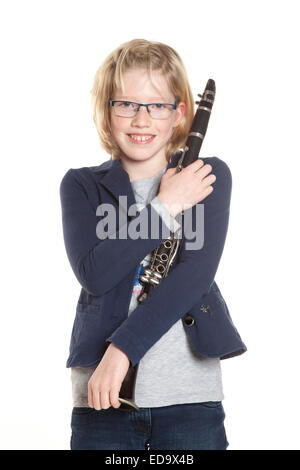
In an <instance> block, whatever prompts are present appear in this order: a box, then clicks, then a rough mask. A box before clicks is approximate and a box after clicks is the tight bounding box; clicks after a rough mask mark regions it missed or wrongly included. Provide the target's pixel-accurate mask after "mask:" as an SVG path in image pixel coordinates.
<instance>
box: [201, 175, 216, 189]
mask: <svg viewBox="0 0 300 470" xmlns="http://www.w3.org/2000/svg"><path fill="white" fill-rule="evenodd" d="M216 179H217V178H216V175H214V174H213V173H211V174H210V175H208V176H206V177H205V178H204V179H203V180H202V183H203V185H204V186H209V185H210V184H212V183H214V182H215V181H216Z"/></svg>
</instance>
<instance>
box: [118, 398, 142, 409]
mask: <svg viewBox="0 0 300 470" xmlns="http://www.w3.org/2000/svg"><path fill="white" fill-rule="evenodd" d="M119 401H120V402H121V405H120V406H119V408H118V409H119V410H120V411H140V409H139V407H138V406H137V405H136V404H135V403H134V402H133V401H131V400H128V399H127V398H120V397H119Z"/></svg>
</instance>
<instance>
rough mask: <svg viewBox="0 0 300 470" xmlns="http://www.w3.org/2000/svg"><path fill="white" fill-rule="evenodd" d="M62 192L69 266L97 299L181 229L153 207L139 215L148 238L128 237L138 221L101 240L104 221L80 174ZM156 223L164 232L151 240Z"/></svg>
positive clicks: (72, 174) (69, 176) (68, 177)
mask: <svg viewBox="0 0 300 470" xmlns="http://www.w3.org/2000/svg"><path fill="white" fill-rule="evenodd" d="M59 191H60V200H61V209H62V227H63V237H64V244H65V248H66V252H67V256H68V259H69V262H70V264H71V267H72V270H73V272H74V274H75V276H76V278H77V280H78V282H79V283H80V285H81V286H82V287H83V289H85V290H86V291H87V292H88V293H90V294H92V295H95V296H100V295H103V294H105V292H107V291H109V290H110V289H112V288H114V287H115V286H116V285H117V284H118V283H119V282H120V281H122V280H123V279H124V277H126V276H127V275H128V274H129V273H130V272H131V271H132V270H133V269H135V268H136V267H137V265H138V264H139V263H140V262H141V261H142V260H143V259H144V258H145V256H146V255H147V254H149V253H151V252H152V251H153V250H154V249H155V248H156V247H157V246H159V245H160V244H161V243H162V242H163V241H164V240H165V239H166V238H167V237H168V236H169V235H170V234H171V233H174V232H175V230H176V228H177V226H178V224H177V225H176V224H170V223H169V221H167V219H166V217H165V215H164V211H163V210H162V209H161V208H160V210H156V209H158V207H159V206H158V205H157V206H154V204H152V203H149V204H147V205H146V206H145V207H144V208H143V209H142V210H141V211H140V213H138V214H137V215H136V217H138V216H140V217H141V220H147V223H146V224H145V225H144V226H143V229H144V228H145V227H146V233H145V235H146V236H145V238H137V239H133V238H131V237H130V236H129V235H128V236H126V234H130V233H133V232H134V230H133V227H135V225H133V224H135V221H134V219H135V218H136V217H134V218H133V220H131V221H130V222H126V223H124V224H123V225H122V227H120V229H119V230H117V231H116V232H114V233H113V234H110V235H108V237H107V238H105V239H99V238H98V237H97V233H96V226H97V223H98V222H99V221H100V218H99V216H97V215H96V208H97V207H96V206H95V202H94V203H93V202H92V197H91V192H92V191H93V188H92V187H88V186H87V184H86V181H84V180H83V178H81V175H80V170H78V169H74V168H71V169H69V170H68V171H67V173H66V174H65V175H64V177H63V178H62V181H61V183H60V188H59ZM154 213H155V214H156V216H155V217H153V214H154ZM154 220H156V223H158V225H157V226H158V227H160V229H159V231H158V237H156V238H154V237H152V238H151V230H152V229H151V227H152V226H153V221H154ZM175 222H176V220H175ZM132 225H133V227H131V226H132ZM166 234H167V236H166ZM124 235H125V236H126V238H125V236H124ZM143 236H144V234H143ZM123 237H124V238H123ZM116 266H117V267H118V269H116Z"/></svg>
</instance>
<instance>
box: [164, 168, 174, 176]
mask: <svg viewBox="0 0 300 470" xmlns="http://www.w3.org/2000/svg"><path fill="white" fill-rule="evenodd" d="M175 172H176V166H175V167H174V168H168V170H167V171H166V173H165V174H167V175H169V176H172V175H174V173H175Z"/></svg>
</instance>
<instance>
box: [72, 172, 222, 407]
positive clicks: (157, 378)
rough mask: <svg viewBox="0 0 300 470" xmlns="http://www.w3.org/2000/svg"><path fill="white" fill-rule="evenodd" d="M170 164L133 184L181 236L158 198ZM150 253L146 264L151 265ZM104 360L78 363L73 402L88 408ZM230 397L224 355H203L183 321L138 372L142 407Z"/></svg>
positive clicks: (140, 204) (141, 202)
mask: <svg viewBox="0 0 300 470" xmlns="http://www.w3.org/2000/svg"><path fill="white" fill-rule="evenodd" d="M165 171H166V168H165V169H164V170H162V171H161V172H159V173H158V174H157V175H155V176H153V177H151V178H142V179H138V180H135V181H132V182H131V185H132V189H133V192H134V195H135V199H136V206H137V208H138V210H139V211H141V210H142V209H143V208H144V207H145V206H146V205H147V204H148V203H149V202H151V205H152V206H153V208H155V210H157V211H158V212H159V213H160V215H161V217H162V218H163V220H164V222H165V223H166V225H167V226H168V227H169V229H170V230H172V231H173V232H174V233H175V235H176V236H178V237H180V236H181V233H182V232H181V225H180V215H179V216H176V217H172V216H171V215H170V213H169V211H168V209H167V207H166V206H165V205H164V204H163V203H162V202H161V201H160V200H159V199H158V198H157V197H156V195H157V192H158V189H159V185H160V180H161V177H162V175H163V174H164V173H165ZM150 258H151V253H149V254H148V255H147V256H146V257H145V258H144V260H143V261H142V262H141V266H142V267H145V266H148V264H149V262H150ZM141 289H142V286H141V285H140V284H139V282H138V279H136V281H135V283H134V286H133V290H132V296H131V300H130V305H129V310H128V315H130V314H131V312H132V311H133V310H135V308H136V307H137V306H138V301H137V298H138V296H139V294H140V292H141ZM97 366H98V364H95V365H94V366H91V367H72V368H71V381H72V395H73V406H78V407H80V406H81V407H82V406H88V391H87V388H88V387H87V383H88V381H89V379H90V377H91V375H92V374H93V372H94V370H95V369H96V367H97ZM223 399H224V394H223V386H222V372H221V364H220V359H219V358H207V357H204V356H201V355H200V354H199V353H198V352H197V351H196V350H195V348H194V347H193V345H192V343H191V341H190V339H189V336H188V335H187V334H186V332H185V330H184V327H183V324H182V320H181V319H180V320H178V321H177V322H176V323H175V324H174V325H173V326H172V327H171V328H170V329H169V330H168V331H167V332H166V333H165V334H164V335H163V336H162V337H161V338H160V339H159V340H158V341H157V342H156V343H155V344H154V345H153V346H152V347H151V348H150V349H149V350H148V351H147V352H146V354H145V355H144V356H143V357H142V358H141V360H140V361H139V367H138V370H137V377H136V383H135V394H134V401H135V403H136V404H137V405H138V406H139V407H147V408H153V407H159V406H169V405H176V404H184V403H199V402H205V401H221V400H223Z"/></svg>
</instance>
